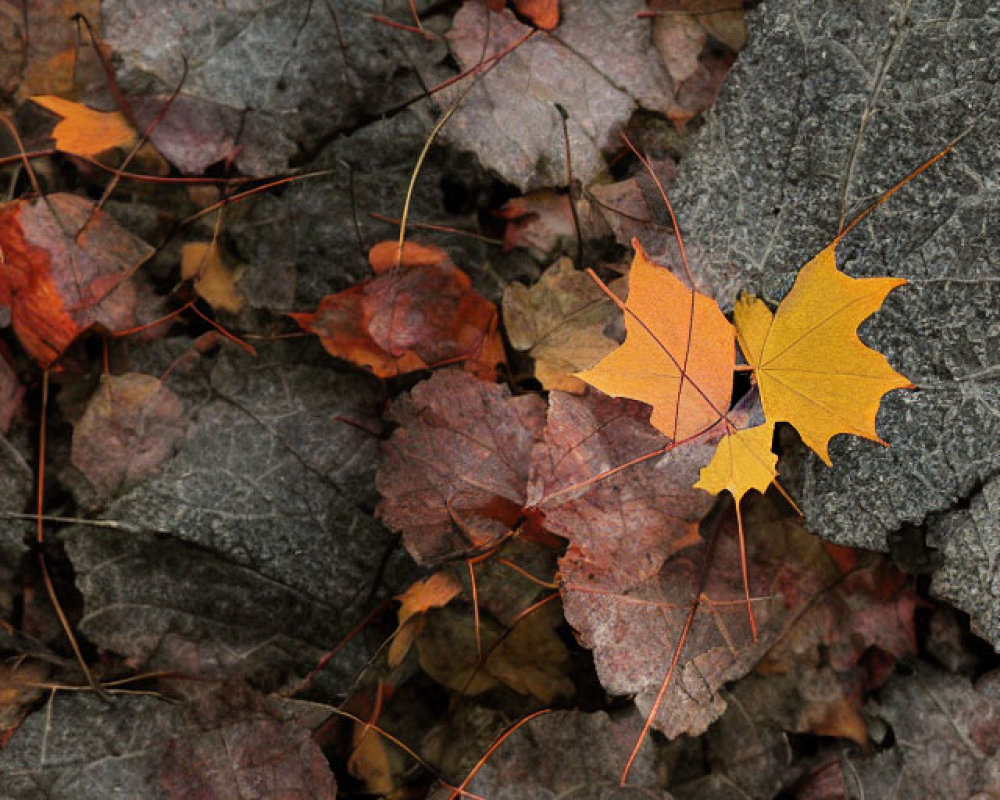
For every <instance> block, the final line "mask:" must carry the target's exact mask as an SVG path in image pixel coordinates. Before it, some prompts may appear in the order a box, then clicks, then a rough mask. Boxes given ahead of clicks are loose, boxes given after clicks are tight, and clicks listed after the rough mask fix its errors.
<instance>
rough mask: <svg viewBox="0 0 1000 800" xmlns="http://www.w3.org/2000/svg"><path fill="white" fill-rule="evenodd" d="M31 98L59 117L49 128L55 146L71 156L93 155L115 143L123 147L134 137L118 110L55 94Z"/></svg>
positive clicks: (134, 140)
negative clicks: (91, 106) (95, 109)
mask: <svg viewBox="0 0 1000 800" xmlns="http://www.w3.org/2000/svg"><path fill="white" fill-rule="evenodd" d="M31 100H32V102H34V103H37V104H38V105H40V106H41V107H42V108H46V109H48V110H49V111H51V112H52V113H54V114H58V115H59V116H60V117H62V120H60V121H59V122H58V123H57V124H56V126H55V128H53V129H52V138H53V139H55V141H56V149H57V150H61V151H62V152H63V153H70V154H71V155H75V156H96V155H99V154H101V153H103V152H105V151H107V150H111V149H113V148H115V147H121V148H123V149H127V148H130V147H132V145H134V144H135V143H136V141H137V140H138V137H137V135H136V132H135V128H133V127H132V126H131V125H129V123H128V121H127V120H126V119H125V117H124V116H123V115H122V113H121V112H120V111H94V110H93V109H92V108H87V106H85V105H83V104H82V103H74V102H73V101H72V100H63V99H62V98H61V97H56V96H55V95H41V96H39V97H32V98H31Z"/></svg>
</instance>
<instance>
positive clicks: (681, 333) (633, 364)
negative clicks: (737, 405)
mask: <svg viewBox="0 0 1000 800" xmlns="http://www.w3.org/2000/svg"><path fill="white" fill-rule="evenodd" d="M632 245H633V247H635V258H634V259H633V260H632V271H631V273H630V274H629V290H628V302H627V303H626V307H627V309H628V312H627V313H626V314H625V331H626V335H625V342H624V343H623V344H622V345H621V347H619V348H618V349H617V350H615V351H614V352H612V353H611V354H609V355H608V356H606V357H605V358H604V359H602V360H601V361H600V363H598V364H597V366H595V367H594V368H593V369H589V370H587V371H585V372H581V373H578V377H580V378H582V379H583V380H585V381H586V382H587V383H589V384H591V385H592V386H594V387H596V388H597V389H600V390H601V391H602V392H604V393H605V394H609V395H611V396H612V397H629V398H632V399H633V400H641V401H642V402H644V403H649V404H650V405H651V406H652V407H653V414H652V416H651V417H650V419H649V421H650V423H651V424H652V425H653V426H654V427H655V428H657V429H658V430H659V431H661V432H662V433H664V434H665V435H666V436H668V437H669V438H671V439H674V440H680V439H687V438H689V437H691V436H693V435H695V434H697V433H700V432H701V431H703V430H705V429H706V428H708V427H710V426H711V425H713V424H714V423H716V422H717V421H718V420H719V419H720V418H721V417H722V416H723V415H724V414H725V413H726V410H727V409H728V408H729V400H730V397H731V395H732V388H733V358H734V352H735V343H734V340H733V326H732V325H730V323H729V321H728V320H727V319H726V318H725V317H724V316H723V315H722V312H721V311H720V310H719V306H718V305H717V304H716V302H715V301H714V300H713V299H712V298H711V297H708V296H707V295H704V294H701V293H700V292H697V291H694V290H692V289H689V288H688V287H686V286H685V285H684V284H683V283H682V282H681V281H680V279H679V278H677V276H675V275H674V274H673V273H671V272H670V270H667V269H664V268H663V267H660V266H658V265H657V264H654V263H653V262H652V261H650V260H649V259H648V258H647V257H646V253H645V251H644V250H643V249H642V245H640V244H639V242H638V240H635V239H633V240H632Z"/></svg>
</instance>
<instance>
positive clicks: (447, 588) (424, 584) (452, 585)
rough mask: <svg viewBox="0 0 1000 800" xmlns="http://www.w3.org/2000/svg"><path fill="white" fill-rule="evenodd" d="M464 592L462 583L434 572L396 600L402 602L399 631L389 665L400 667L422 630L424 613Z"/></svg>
mask: <svg viewBox="0 0 1000 800" xmlns="http://www.w3.org/2000/svg"><path fill="white" fill-rule="evenodd" d="M461 592H462V586H461V584H459V583H458V581H456V580H455V579H454V578H453V577H451V575H449V574H448V573H447V572H435V573H434V574H433V575H431V576H430V577H429V578H427V580H423V581H416V582H415V583H413V584H412V585H411V586H410V587H409V588H408V589H407V590H406V591H405V592H403V593H402V594H401V595H398V596H397V597H396V599H397V600H399V611H398V612H397V615H398V617H399V628H397V629H396V635H395V636H394V637H393V640H392V643H391V644H390V645H389V655H388V659H389V666H391V667H395V666H397V665H398V664H399V662H401V661H402V660H403V658H404V657H405V656H406V653H407V651H408V650H409V649H410V645H411V644H413V639H414V638H415V637H416V636H417V634H418V633H420V631H421V630H423V627H424V614H426V613H427V611H429V610H430V609H432V608H440V607H442V606H446V605H448V603H450V602H451V601H452V600H453V599H454V598H455V597H456V596H457V595H459V594H461Z"/></svg>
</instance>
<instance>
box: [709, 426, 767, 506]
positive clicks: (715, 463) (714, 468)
mask: <svg viewBox="0 0 1000 800" xmlns="http://www.w3.org/2000/svg"><path fill="white" fill-rule="evenodd" d="M773 437H774V423H773V422H767V423H765V424H764V425H758V426H757V427H755V428H745V429H743V430H741V431H734V432H732V433H727V434H726V435H725V436H724V437H723V438H722V441H720V442H719V446H718V447H717V448H716V449H715V454H714V455H713V456H712V460H711V461H710V462H709V464H708V466H707V467H705V468H703V469H702V471H701V478H700V480H699V481H698V482H697V483H696V484H695V485H694V486H695V488H696V489H704V490H705V491H706V492H709V493H711V494H718V493H719V492H722V491H728V492H729V493H730V494H732V496H733V497H734V498H735V499H736V502H737V503H739V501H740V500H741V499H742V498H743V495H745V494H746V493H747V492H748V491H750V490H751V489H756V490H757V491H758V492H760V493H761V494H763V493H764V492H766V491H767V487H768V486H770V485H771V482H772V481H773V480H774V479H775V478H776V477H777V475H778V471H777V464H778V457H777V456H776V455H775V454H774V453H772V452H771V441H772V439H773Z"/></svg>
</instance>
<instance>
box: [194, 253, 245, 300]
mask: <svg viewBox="0 0 1000 800" xmlns="http://www.w3.org/2000/svg"><path fill="white" fill-rule="evenodd" d="M241 272H242V270H240V269H234V268H233V267H230V266H228V265H227V264H226V263H225V262H224V261H223V260H222V254H221V253H220V252H219V246H218V244H217V243H216V242H215V241H212V242H187V243H186V244H184V246H183V247H181V277H182V278H183V279H184V280H193V281H194V290H195V291H196V292H197V293H198V294H199V295H200V296H201V297H202V298H204V300H205V302H207V303H208V304H209V305H210V306H212V308H214V309H216V310H219V311H228V312H229V313H230V314H237V313H239V311H240V309H241V308H243V306H244V305H245V304H246V299H245V298H244V297H243V294H242V293H241V292H240V290H239V287H238V285H237V281H239V278H240V273H241Z"/></svg>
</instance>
